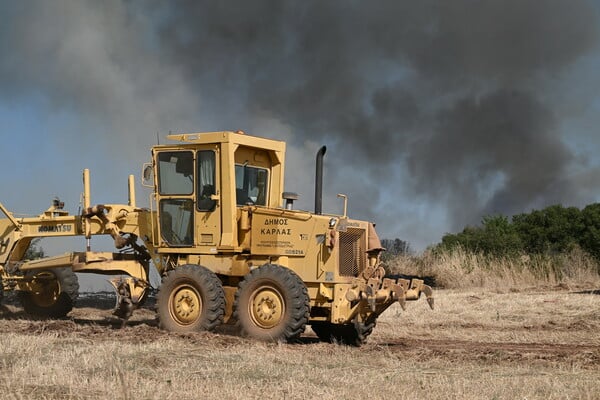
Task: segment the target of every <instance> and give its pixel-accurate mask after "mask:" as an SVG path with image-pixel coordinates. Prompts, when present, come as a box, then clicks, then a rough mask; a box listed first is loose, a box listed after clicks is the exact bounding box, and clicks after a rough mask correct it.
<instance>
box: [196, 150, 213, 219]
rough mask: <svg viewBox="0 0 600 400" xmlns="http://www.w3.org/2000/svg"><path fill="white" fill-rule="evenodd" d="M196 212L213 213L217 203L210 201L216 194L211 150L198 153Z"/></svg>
mask: <svg viewBox="0 0 600 400" xmlns="http://www.w3.org/2000/svg"><path fill="white" fill-rule="evenodd" d="M197 175H198V178H197V179H198V190H197V191H196V193H197V194H198V201H197V205H198V211H213V210H214V209H215V207H216V205H217V201H216V200H213V199H211V196H212V195H214V194H216V193H217V192H216V188H215V152H214V151H211V150H205V151H199V152H198V174H197Z"/></svg>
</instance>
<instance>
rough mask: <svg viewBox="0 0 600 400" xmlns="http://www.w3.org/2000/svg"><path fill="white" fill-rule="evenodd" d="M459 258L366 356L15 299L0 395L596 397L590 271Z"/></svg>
mask: <svg viewBox="0 0 600 400" xmlns="http://www.w3.org/2000/svg"><path fill="white" fill-rule="evenodd" d="M464 256H465V255H462V256H461V255H459V256H458V258H455V259H452V258H446V259H443V260H442V261H440V260H438V261H437V262H438V264H437V267H436V268H437V270H438V272H439V275H437V276H435V278H436V279H437V280H438V281H440V280H444V279H445V282H444V283H445V286H446V287H447V288H448V287H449V289H438V290H436V291H435V296H436V309H435V310H434V311H431V310H429V308H428V306H427V304H426V302H425V301H424V300H421V301H418V302H411V303H408V307H407V310H406V311H402V310H401V308H400V307H399V306H398V305H394V306H393V307H392V308H391V309H390V310H388V311H387V312H386V313H385V314H384V315H382V316H381V317H380V319H379V321H378V324H377V327H376V328H375V331H374V333H373V335H372V336H371V338H370V340H369V343H368V344H367V345H365V346H363V347H361V348H352V347H345V346H337V345H331V344H325V343H320V342H318V340H317V339H316V337H315V336H314V334H313V333H312V331H311V330H310V328H307V330H306V332H305V334H304V335H303V337H302V339H301V341H300V342H299V343H294V344H272V343H259V342H255V341H252V340H249V339H246V338H242V337H239V336H236V335H235V332H233V329H231V328H228V327H224V328H222V329H221V330H219V331H218V332H216V333H197V334H190V335H180V334H172V333H167V332H164V331H161V330H159V329H158V328H157V326H156V321H155V317H154V313H153V311H152V310H151V304H150V305H149V306H148V308H145V309H141V310H138V311H136V313H135V314H134V317H133V319H132V320H131V321H130V322H129V324H128V326H127V327H125V328H123V329H119V327H120V324H119V322H118V321H117V320H116V319H114V318H113V317H112V316H111V308H112V305H113V304H114V303H113V302H114V300H112V301H113V302H111V300H110V299H109V300H108V301H107V300H106V298H98V297H96V298H91V299H90V298H83V299H81V301H79V303H78V306H77V307H76V308H75V309H74V310H73V311H72V312H71V313H70V314H69V317H68V318H66V319H62V320H33V319H31V317H28V316H26V315H25V314H23V312H22V310H21V309H20V308H19V306H18V305H16V304H10V303H9V304H8V305H7V306H6V307H5V309H4V310H3V311H1V312H0V313H1V314H0V399H196V398H205V399H214V398H218V399H421V398H423V399H456V398H465V399H545V400H549V399H599V398H600V334H599V332H600V290H599V289H600V278H599V276H598V273H597V270H594V268H595V267H593V266H590V265H588V266H587V267H586V265H587V264H585V263H587V262H588V261H585V260H584V261H585V262H583V261H582V260H573V259H568V258H566V259H565V263H564V265H563V267H564V268H563V267H560V268H558V273H557V274H555V273H552V274H548V273H546V272H544V273H542V275H543V276H544V277H545V278H543V279H541V278H540V277H539V276H536V274H538V273H539V271H538V272H535V271H534V272H531V271H530V270H529V269H527V268H525V269H521V270H520V271H521V272H520V273H517V272H515V271H519V270H518V269H515V268H516V267H515V266H512V267H510V268H509V266H507V265H506V264H505V263H502V262H501V263H497V264H494V265H490V264H486V263H485V262H484V260H481V259H479V260H478V259H474V260H470V261H469V260H467V259H465V258H464ZM460 257H463V258H460ZM429 261H431V262H434V261H435V260H429ZM522 262H524V263H530V261H527V260H522ZM573 263H579V265H578V266H577V268H575V267H574V266H573ZM413 267H414V266H413ZM417 267H418V266H417ZM407 268H408V267H407ZM415 268H416V267H415ZM553 268H554V267H553ZM409 269H410V268H409ZM465 271H466V272H465ZM565 271H566V272H565ZM569 271H571V272H569ZM573 271H575V272H573ZM417 272H418V271H417ZM421 272H423V271H421ZM461 282H462V284H463V286H465V288H460V287H461ZM502 282H504V285H502Z"/></svg>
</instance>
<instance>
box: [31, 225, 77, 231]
mask: <svg viewBox="0 0 600 400" xmlns="http://www.w3.org/2000/svg"><path fill="white" fill-rule="evenodd" d="M71 228H72V227H71V225H40V226H39V227H38V232H71Z"/></svg>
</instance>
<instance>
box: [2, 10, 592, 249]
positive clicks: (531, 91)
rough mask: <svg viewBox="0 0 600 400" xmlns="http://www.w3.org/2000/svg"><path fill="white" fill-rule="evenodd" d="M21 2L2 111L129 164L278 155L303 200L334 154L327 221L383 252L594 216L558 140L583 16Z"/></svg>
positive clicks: (5, 69)
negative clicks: (115, 148) (160, 145)
mask: <svg viewBox="0 0 600 400" xmlns="http://www.w3.org/2000/svg"><path fill="white" fill-rule="evenodd" d="M24 3H25V5H23V2H19V3H8V4H4V5H3V6H0V7H1V9H0V11H1V12H2V15H3V16H5V21H8V22H7V23H5V24H3V26H2V27H0V48H1V49H2V54H3V57H2V59H1V60H0V86H1V88H2V92H1V94H0V96H2V98H4V99H5V101H7V99H10V98H13V97H15V96H16V97H19V96H21V97H22V96H30V95H32V93H35V94H41V96H42V97H43V98H46V99H48V104H49V105H48V107H53V108H58V109H67V110H71V111H73V112H75V113H78V114H82V115H83V117H82V118H86V121H89V120H90V119H91V120H93V121H96V122H98V121H104V122H102V123H103V124H104V125H103V126H105V127H106V128H107V131H109V132H121V133H122V135H123V137H124V139H123V141H124V143H123V147H124V148H128V147H132V146H135V144H136V143H137V142H139V141H140V140H141V138H142V137H147V136H150V137H153V136H154V135H155V132H156V131H161V132H166V131H168V130H177V131H198V130H211V129H244V130H246V131H248V132H251V133H255V134H259V135H264V136H269V137H276V138H277V137H278V138H283V139H286V140H288V141H289V142H290V145H291V155H290V161H291V162H292V165H290V166H288V182H287V189H288V190H298V191H300V192H302V193H303V195H304V198H305V200H308V199H310V198H311V196H312V188H311V186H310V185H311V184H312V182H311V179H312V178H307V176H308V177H311V176H312V174H313V171H312V161H307V160H312V159H313V158H314V154H313V153H312V152H313V151H314V150H316V148H317V147H318V145H320V144H327V145H328V146H329V148H330V150H329V151H328V154H327V156H326V167H327V172H326V177H325V180H326V182H325V183H326V188H325V189H326V191H327V192H328V193H329V197H328V198H326V202H325V210H326V211H327V207H328V204H329V207H330V209H331V208H335V207H336V204H337V203H336V202H337V200H335V193H338V192H345V193H348V194H349V195H350V211H351V212H352V215H354V216H356V217H360V218H368V219H372V220H375V221H376V222H378V223H379V226H380V227H381V228H382V230H383V234H384V235H387V236H402V238H404V239H406V240H408V241H411V242H415V241H416V242H417V245H423V244H427V243H430V242H434V241H436V240H437V239H438V238H439V235H440V234H441V233H443V231H444V230H446V231H447V230H455V229H459V228H461V227H462V226H464V225H465V224H467V223H474V222H475V223H476V222H477V221H478V220H479V219H480V218H481V216H482V215H485V214H487V213H508V214H511V213H517V212H523V211H528V210H529V209H530V208H531V207H541V206H545V205H548V204H552V203H556V202H563V203H568V204H572V203H578V202H591V199H585V198H583V196H584V194H583V192H582V191H580V190H579V188H578V186H577V182H578V180H577V179H575V178H574V177H573V173H574V171H578V170H585V172H586V174H585V180H586V182H596V183H597V182H598V174H597V173H596V172H591V171H590V169H586V166H585V165H584V164H585V163H584V162H583V161H582V160H581V158H580V157H578V156H577V154H576V153H575V151H574V149H573V148H572V147H570V146H569V145H568V144H567V143H566V142H567V140H566V132H565V131H564V124H563V121H564V120H566V119H568V117H569V116H570V115H571V114H572V113H573V109H576V108H577V107H578V106H576V105H574V104H575V103H572V104H570V103H569V102H568V101H567V100H568V99H571V98H569V97H568V96H569V94H568V93H563V92H562V91H563V90H564V88H565V86H566V87H581V86H582V85H585V84H586V81H587V80H588V78H589V77H587V78H586V77H580V76H577V75H576V74H575V73H574V72H573V71H574V70H575V68H576V67H577V65H578V63H582V62H584V61H585V59H586V57H588V56H589V55H590V54H592V53H593V51H594V50H597V45H598V34H599V32H598V28H597V27H598V22H599V21H598V11H597V7H596V5H595V3H593V2H591V1H584V0H575V1H569V2H567V1H558V0H548V1H539V0H537V1H536V0H508V1H469V0H456V1H451V2H443V1H432V0H423V1H416V2H415V1H398V0H394V1H375V2H369V3H366V2H358V1H342V0H339V1H327V2H323V1H303V2H281V1H275V0H271V1H269V0H264V1H252V2H246V1H240V2H219V1H180V2H177V3H164V4H162V5H159V6H157V4H153V5H152V6H153V7H154V8H151V6H149V5H148V3H146V2H142V1H128V2H120V1H113V2H94V1H89V2H70V1H57V2H43V1H40V2H24ZM565 82H568V83H566V84H565ZM563 100H565V101H564V102H563ZM571 100H572V99H571ZM583 101H584V100H583V99H582V100H581V102H582V103H583ZM567 103H569V104H567ZM578 104H579V103H578ZM570 113H571V114H570ZM96 132H97V131H96ZM77 134H78V135H85V133H81V132H78V133H77ZM106 135H107V136H109V137H114V136H115V135H114V134H111V133H107V134H106ZM80 140H86V141H87V142H88V143H89V142H91V141H92V140H97V137H95V138H83V139H80ZM150 142H152V140H150ZM307 152H308V153H309V155H310V156H308V155H307V154H306V153H307ZM309 168H310V170H308V171H306V172H305V173H300V172H298V171H303V170H305V169H309ZM328 182H329V183H328ZM586 194H589V193H586ZM305 206H306V207H310V205H309V202H308V201H307V202H306V203H305ZM436 219H437V220H442V222H439V221H438V222H436ZM432 226H435V228H432ZM435 235H437V237H436V236H435Z"/></svg>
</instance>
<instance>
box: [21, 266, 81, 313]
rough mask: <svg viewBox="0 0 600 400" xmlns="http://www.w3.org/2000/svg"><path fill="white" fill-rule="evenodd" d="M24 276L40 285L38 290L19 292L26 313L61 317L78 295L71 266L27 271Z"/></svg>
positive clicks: (70, 308) (77, 286)
mask: <svg viewBox="0 0 600 400" xmlns="http://www.w3.org/2000/svg"><path fill="white" fill-rule="evenodd" d="M25 276H27V277H32V278H33V281H34V282H37V283H38V284H40V285H41V290H40V291H38V292H20V293H19V298H20V300H21V304H22V305H23V308H24V309H25V312H26V313H27V314H31V315H37V316H41V317H51V318H62V317H64V316H66V315H67V314H68V313H69V312H70V311H71V310H72V309H73V305H74V304H75V300H76V299H77V296H78V295H79V281H78V279H77V275H75V273H74V272H73V270H72V269H71V268H53V269H50V270H44V271H29V272H27V273H26V275H25Z"/></svg>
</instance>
